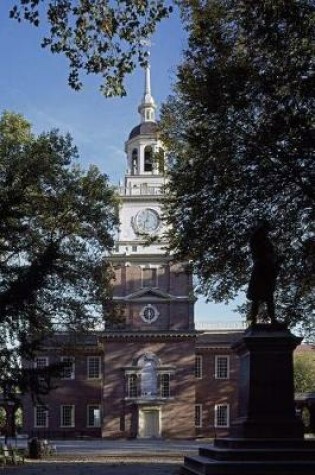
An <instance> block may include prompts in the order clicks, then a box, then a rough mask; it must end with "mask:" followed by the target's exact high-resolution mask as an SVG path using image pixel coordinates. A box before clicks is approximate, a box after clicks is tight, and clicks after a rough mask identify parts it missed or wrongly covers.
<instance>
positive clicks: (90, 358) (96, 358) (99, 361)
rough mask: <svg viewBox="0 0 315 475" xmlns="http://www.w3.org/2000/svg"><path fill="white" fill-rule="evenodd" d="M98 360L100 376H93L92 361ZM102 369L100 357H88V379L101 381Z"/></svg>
mask: <svg viewBox="0 0 315 475" xmlns="http://www.w3.org/2000/svg"><path fill="white" fill-rule="evenodd" d="M92 360H98V376H91V373H92V371H91V369H90V361H92ZM101 374H102V367H101V357H100V356H88V357H87V377H88V379H101Z"/></svg>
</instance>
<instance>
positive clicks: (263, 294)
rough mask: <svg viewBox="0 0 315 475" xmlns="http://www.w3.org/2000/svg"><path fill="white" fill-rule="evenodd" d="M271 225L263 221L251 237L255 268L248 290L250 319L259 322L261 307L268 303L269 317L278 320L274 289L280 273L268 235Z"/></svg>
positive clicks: (272, 321)
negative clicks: (250, 303)
mask: <svg viewBox="0 0 315 475" xmlns="http://www.w3.org/2000/svg"><path fill="white" fill-rule="evenodd" d="M269 230H270V226H269V224H268V223H267V222H265V221H264V222H262V223H261V224H259V225H258V226H257V228H256V229H255V230H254V232H253V234H252V236H251V238H250V250H251V253H252V259H253V269H252V274H251V278H250V282H249V286H248V290H247V298H248V299H249V300H251V301H252V305H251V310H250V315H249V321H250V323H251V324H255V323H256V322H257V315H258V311H259V307H260V305H261V304H262V303H264V302H265V303H266V305H267V313H268V317H269V318H270V320H271V323H272V324H275V323H276V322H277V320H276V317H275V305H274V297H273V294H274V291H275V287H276V278H277V274H278V263H277V256H276V253H275V251H274V247H273V245H272V243H271V241H270V239H269V237H268V232H269Z"/></svg>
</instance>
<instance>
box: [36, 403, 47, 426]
mask: <svg viewBox="0 0 315 475" xmlns="http://www.w3.org/2000/svg"><path fill="white" fill-rule="evenodd" d="M34 426H35V427H48V409H47V407H46V406H36V407H35V408H34Z"/></svg>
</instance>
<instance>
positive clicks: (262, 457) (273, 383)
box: [181, 324, 315, 475]
mask: <svg viewBox="0 0 315 475" xmlns="http://www.w3.org/2000/svg"><path fill="white" fill-rule="evenodd" d="M300 341H301V339H300V338H297V337H296V336H294V335H292V333H291V332H290V331H289V330H287V329H286V328H285V327H284V326H282V325H280V324H277V325H268V324H258V325H254V326H251V327H250V328H249V329H247V330H246V332H245V333H244V336H243V337H242V338H241V339H240V340H239V341H238V342H237V343H235V344H234V350H235V351H236V353H237V354H238V355H239V357H240V381H239V414H238V418H237V419H236V420H235V421H234V422H233V424H232V427H231V437H229V438H222V439H216V440H215V441H214V444H213V446H209V448H203V449H200V450H199V455H198V456H197V457H186V458H185V464H184V466H183V467H182V469H181V473H182V475H211V474H213V475H218V474H224V475H235V474H242V475H246V474H255V475H267V474H268V475H276V474H277V475H291V474H292V475H314V473H315V440H313V441H306V440H304V438H303V425H302V422H301V421H300V420H299V419H298V418H297V416H296V413H295V404H294V387H293V351H294V349H295V348H296V346H297V345H298V344H299V343H300Z"/></svg>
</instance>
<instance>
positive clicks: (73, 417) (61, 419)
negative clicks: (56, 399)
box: [60, 404, 75, 428]
mask: <svg viewBox="0 0 315 475" xmlns="http://www.w3.org/2000/svg"><path fill="white" fill-rule="evenodd" d="M66 407H67V408H71V414H70V419H71V420H70V424H65V421H64V419H65V417H64V416H65V413H64V409H65V408H66ZM60 427H64V428H72V427H75V406H74V404H63V405H61V406H60Z"/></svg>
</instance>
